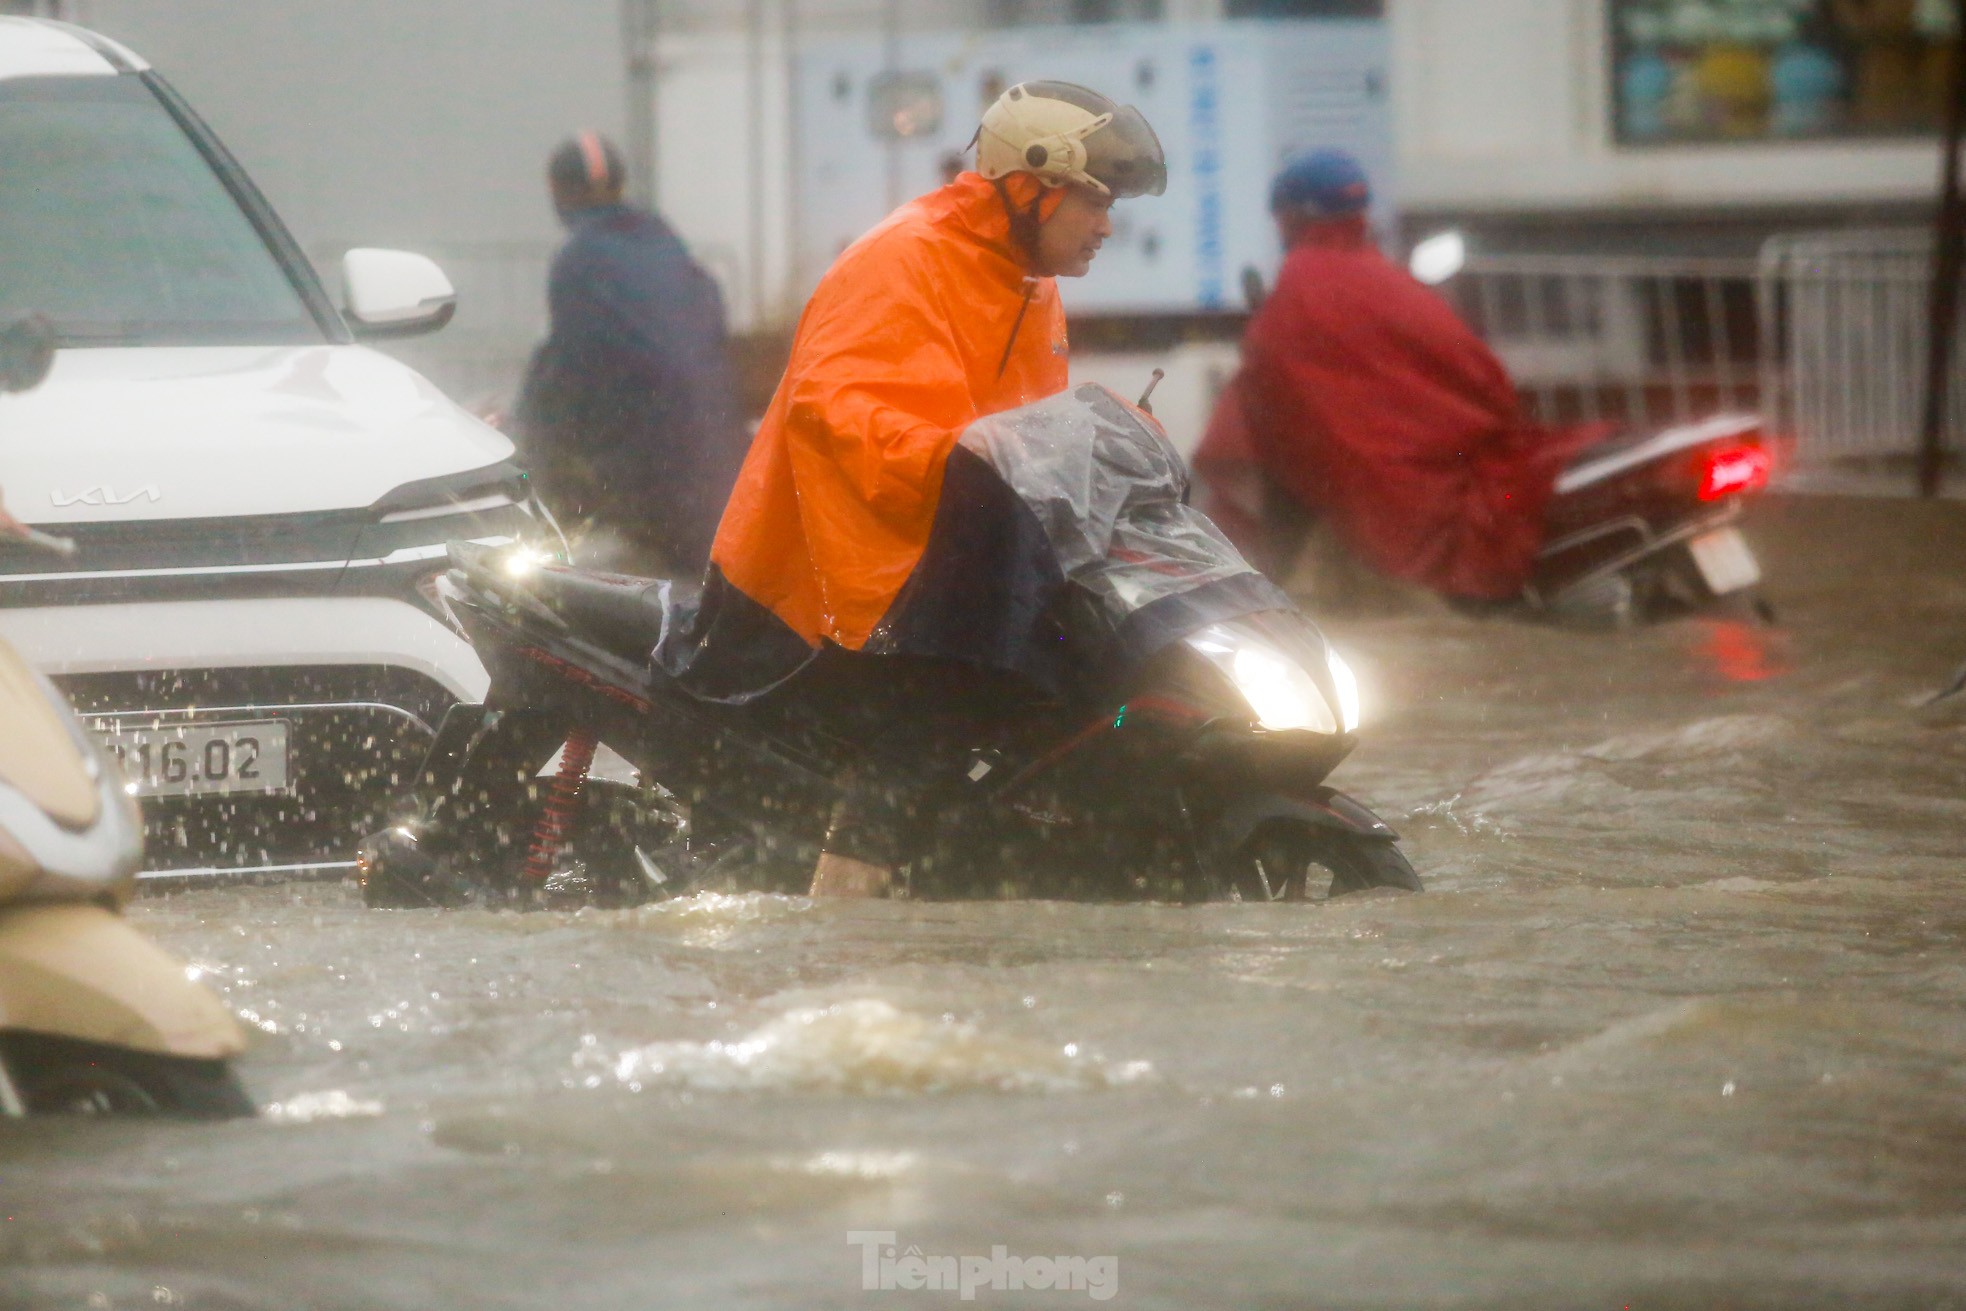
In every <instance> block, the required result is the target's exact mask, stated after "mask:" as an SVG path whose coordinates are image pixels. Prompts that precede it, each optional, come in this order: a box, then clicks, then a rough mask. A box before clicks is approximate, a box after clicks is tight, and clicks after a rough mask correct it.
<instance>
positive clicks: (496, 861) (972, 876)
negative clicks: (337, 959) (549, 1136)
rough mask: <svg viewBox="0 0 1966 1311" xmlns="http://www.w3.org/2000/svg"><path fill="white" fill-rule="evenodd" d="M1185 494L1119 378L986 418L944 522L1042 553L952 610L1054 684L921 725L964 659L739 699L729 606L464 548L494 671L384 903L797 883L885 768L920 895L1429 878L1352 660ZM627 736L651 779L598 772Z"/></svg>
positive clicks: (1245, 889) (463, 582) (383, 857)
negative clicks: (839, 811) (1367, 781)
mask: <svg viewBox="0 0 1966 1311" xmlns="http://www.w3.org/2000/svg"><path fill="white" fill-rule="evenodd" d="M1143 399H1144V398H1143ZM1186 493H1187V475H1186V471H1185V469H1184V468H1183V466H1182V463H1181V460H1180V458H1179V456H1178V455H1177V454H1176V452H1175V451H1174V449H1173V447H1172V446H1171V445H1170V444H1169V442H1168V440H1167V437H1166V434H1165V433H1164V432H1163V431H1162V430H1161V428H1160V425H1159V424H1158V423H1157V422H1156V421H1155V420H1154V419H1152V417H1151V416H1150V415H1149V414H1147V413H1146V412H1144V411H1143V410H1141V409H1139V408H1136V407H1135V406H1131V405H1128V404H1127V403H1126V402H1125V401H1123V400H1121V399H1120V398H1119V397H1117V396H1115V395H1113V394H1112V393H1111V392H1109V391H1106V390H1105V389H1104V388H1101V387H1095V386H1085V387H1080V388H1078V389H1077V390H1076V391H1074V392H1069V393H1065V394H1062V395H1060V396H1056V397H1053V398H1051V399H1050V400H1047V401H1042V402H1039V403H1037V404H1034V405H1028V406H1024V407H1022V408H1020V409H1017V410H1011V411H1008V412H1005V413H1003V414H999V415H995V416H992V417H990V418H986V419H983V420H980V421H978V422H977V423H975V424H973V425H971V427H970V428H969V429H968V430H967V431H966V432H965V433H964V434H963V436H962V438H961V439H960V441H959V442H958V444H957V447H956V451H955V453H954V454H952V456H951V459H950V465H949V467H948V472H947V474H946V475H945V482H944V489H943V504H944V505H945V507H947V506H956V505H962V506H964V507H971V508H967V509H965V510H964V511H962V512H961V513H958V514H955V515H952V516H951V517H952V519H954V520H958V521H960V523H959V525H958V532H957V535H958V536H960V535H962V534H963V533H965V532H971V531H972V528H973V525H974V524H975V523H979V522H985V521H986V519H987V516H984V515H983V514H982V513H981V512H980V511H975V510H973V507H978V506H982V505H984V504H986V503H989V502H991V501H992V499H993V498H994V499H995V501H996V503H997V504H998V506H999V507H1000V508H1002V509H1004V511H1005V513H1004V514H1003V515H1002V516H999V517H998V518H997V519H995V520H988V521H990V522H997V523H999V524H1007V525H1009V527H1008V528H1006V529H1005V530H1004V531H1003V532H1001V533H998V534H997V535H996V536H995V537H993V538H992V539H991V540H992V541H993V542H996V543H998V544H1001V542H1002V541H1005V540H1014V541H1017V542H1022V543H1024V544H1025V545H1026V546H1028V547H1030V551H1029V555H1030V558H1032V559H1034V560H1036V561H1037V562H1038V564H1037V566H1034V568H1033V569H1032V570H1031V571H1028V577H1027V581H1030V580H1035V582H1034V583H1033V585H1032V586H1030V587H1027V588H1023V589H1022V590H1020V589H1019V586H1018V585H1017V584H1016V581H1015V580H1013V581H1012V582H1011V583H1009V584H1006V583H1005V582H1004V580H1003V574H1001V573H990V574H984V575H981V576H982V577H986V578H988V579H989V580H990V581H989V583H988V584H987V585H986V586H979V587H978V589H977V590H976V592H975V593H974V594H972V595H969V596H964V595H962V594H961V589H960V588H953V587H944V588H941V589H939V590H935V591H933V592H932V597H934V598H941V599H940V600H939V601H937V602H934V603H935V604H939V605H940V606H941V607H942V608H943V609H944V610H945V611H946V610H948V609H949V607H950V604H951V600H950V598H951V597H953V605H954V606H955V607H957V608H964V607H965V606H966V604H967V603H968V602H971V601H973V602H974V606H975V608H976V609H977V610H978V611H985V610H992V609H993V607H994V608H995V610H998V611H1002V612H1003V613H1008V614H1016V615H1021V616H1023V620H1022V623H1021V624H1010V625H996V626H994V627H987V628H979V629H978V634H979V635H978V637H977V639H976V644H975V646H974V648H973V649H972V650H971V651H970V652H969V653H968V654H969V655H970V656H972V657H974V658H976V659H981V658H982V657H983V656H984V655H985V654H986V652H985V648H986V647H987V646H988V645H989V643H990V642H992V641H996V640H999V639H1003V638H1004V637H1005V635H1006V634H1008V636H1009V640H1008V641H1007V642H1006V643H1004V648H1005V649H1009V648H1012V647H1014V648H1016V649H1018V650H1020V651H1022V652H1023V653H1024V656H1025V657H1028V659H1026V660H1025V665H1024V666H1019V667H1031V668H1038V667H1040V666H1041V667H1042V668H1043V669H1044V670H1047V671H1049V676H1048V678H1042V679H1036V680H1035V681H1034V680H1032V679H1026V678H1022V677H1006V678H1001V679H997V680H984V681H982V682H978V681H977V680H976V679H974V678H967V677H966V678H963V679H960V680H956V681H955V682H954V683H953V684H951V690H950V691H949V694H948V697H949V700H950V701H951V702H952V703H953V702H957V701H961V702H963V703H964V706H963V707H953V706H950V707H942V709H946V710H947V711H948V713H940V712H938V713H935V714H927V715H924V714H920V713H916V711H917V710H919V708H920V707H921V706H923V705H924V704H929V703H932V702H934V701H935V699H936V698H937V696H938V688H939V687H940V683H939V680H941V679H943V678H944V677H945V676H946V675H947V674H948V672H949V670H950V668H951V662H946V661H944V662H937V661H923V660H916V659H913V658H911V657H909V656H905V655H899V654H896V655H881V656H877V657H853V656H849V655H848V654H846V653H842V652H839V651H837V650H836V649H834V650H829V651H827V652H824V653H821V654H820V655H819V656H818V657H817V658H814V659H812V660H810V661H809V662H808V663H806V664H805V666H804V667H802V668H800V669H799V670H798V671H797V672H796V673H793V674H792V675H791V676H789V677H786V678H783V679H782V680H779V681H776V682H775V683H773V684H772V685H770V686H769V687H766V688H763V689H759V688H755V687H753V688H747V690H745V691H744V692H743V693H741V694H731V693H730V690H729V689H730V686H731V683H730V680H729V679H728V678H727V677H724V676H723V675H722V674H721V673H719V672H716V671H717V668H718V667H717V666H716V664H715V661H714V660H712V661H710V662H709V663H710V666H711V668H712V670H713V674H712V676H710V677H709V678H707V679H706V678H705V677H704V676H703V674H702V669H703V666H704V664H705V657H706V656H711V655H714V654H715V647H716V636H717V634H716V630H717V628H718V626H719V623H720V622H721V621H706V611H705V610H704V609H703V608H701V602H700V600H699V599H698V598H697V597H695V596H693V595H691V594H690V592H689V591H688V589H685V588H684V587H682V586H680V585H678V584H675V583H671V582H665V581H658V580H650V579H640V578H628V577H622V576H619V575H607V574H593V573H585V572H582V571H580V570H577V569H572V568H567V567H562V566H557V565H551V564H546V565H540V564H537V563H535V562H533V561H531V560H530V559H529V558H528V557H527V556H525V555H524V554H521V553H513V552H510V551H498V550H491V549H486V548H478V547H471V546H467V545H453V546H452V547H451V560H452V562H453V565H454V567H453V569H452V570H451V571H450V573H449V574H448V575H447V576H446V578H445V579H444V581H443V584H442V587H441V589H440V590H441V592H442V594H443V596H444V598H445V603H446V605H447V606H448V609H449V612H450V614H451V615H452V617H453V619H454V621H455V622H456V623H457V625H458V627H459V629H460V631H461V632H462V633H463V634H464V635H465V636H466V637H467V638H468V639H469V640H470V642H471V644H472V645H473V647H474V648H475V649H476V650H477V652H478V654H479V656H480V658H481V659H482V660H483V661H484V663H485V666H486V668H487V670H488V671H490V674H491V687H490V691H489V693H488V695H487V698H486V701H485V702H484V704H482V705H459V706H457V707H455V708H453V709H452V710H451V711H450V713H449V714H448V715H447V717H446V718H445V721H444V723H443V725H442V727H441V729H440V730H439V733H438V736H437V740H436V743H435V744H434V746H433V747H432V749H431V752H430V756H429V759H428V760H427V761H426V763H425V764H424V766H423V769H422V771H421V773H420V775H419V777H418V779H417V782H416V784H415V788H414V798H413V805H412V807H411V808H410V810H409V811H408V813H406V814H405V815H404V817H403V819H402V821H401V822H400V823H398V824H396V825H393V826H392V827H391V828H389V829H387V830H385V831H384V832H382V833H379V834H377V835H375V836H374V837H372V838H371V839H370V840H369V841H368V842H367V843H366V844H365V845H364V847H363V850H362V852H361V857H360V862H359V868H360V872H359V875H358V877H359V878H360V879H361V881H362V887H363V891H364V895H365V898H366V900H367V901H368V903H369V904H370V905H373V906H419V905H452V904H460V903H464V902H471V901H485V900H490V901H495V902H505V903H514V902H516V903H519V904H542V903H543V904H555V903H559V904H577V903H585V902H592V901H599V902H603V903H611V904H622V903H631V902H640V901H646V900H650V899H654V898H662V897H670V896H675V895H678V894H681V893H685V892H689V891H692V890H696V889H703V888H722V889H729V888H738V889H763V890H777V891H798V892H802V891H804V890H805V887H806V883H807V881H808V880H809V878H810V875H811V870H812V867H813V862H814V860H815V858H816V856H817V854H818V851H819V848H820V844H821V841H822V839H823V838H824V836H825V834H826V830H827V825H828V822H829V817H830V816H831V815H832V814H833V813H834V808H835V806H836V805H837V804H838V802H839V801H840V798H841V796H842V795H843V789H844V788H845V786H846V785H847V784H846V781H847V780H849V779H858V780H861V781H863V783H864V781H865V780H867V779H869V778H873V779H888V780H892V781H893V782H894V783H895V784H896V785H897V786H900V787H903V788H904V789H905V790H906V793H907V795H908V796H909V798H910V802H909V804H908V805H907V807H905V809H904V810H902V811H901V812H898V813H897V815H896V818H895V821H894V823H895V827H896V830H897V831H896V832H895V833H894V834H893V835H892V838H893V846H894V849H895V850H897V851H898V852H899V853H900V857H901V858H900V861H899V869H898V872H897V883H896V887H897V891H898V892H899V893H900V894H901V895H909V896H916V897H998V896H1041V897H1079V898H1095V899H1155V900H1171V901H1200V900H1206V899H1239V900H1264V901H1269V900H1293V899H1305V898H1316V897H1323V896H1327V895H1338V894H1342V893H1347V892H1354V891H1359V890H1363V889H1367V888H1375V887H1392V888H1402V889H1408V890H1412V891H1418V890H1419V889H1420V886H1421V884H1420V880H1419V878H1418V877H1417V876H1416V875H1415V873H1414V871H1413V869H1412V866H1411V865H1409V864H1408V863H1407V861H1406V858H1405V857H1404V856H1403V855H1402V854H1401V852H1400V850H1399V848H1398V846H1397V845H1396V838H1397V835H1396V834H1395V833H1394V832H1393V830H1392V829H1391V828H1389V827H1388V826H1387V825H1386V824H1385V823H1383V822H1382V821H1381V820H1379V819H1378V818H1377V817H1376V816H1374V815H1373V814H1372V813H1371V812H1370V811H1369V810H1367V809H1366V808H1365V807H1364V806H1362V805H1360V804H1359V803H1358V802H1357V801H1354V800H1352V799H1351V798H1349V797H1347V796H1346V795H1344V794H1343V793H1341V792H1339V791H1337V790H1335V789H1333V788H1331V787H1330V786H1328V785H1327V784H1326V782H1325V780H1326V778H1327V776H1328V775H1329V774H1330V773H1331V771H1332V770H1333V769H1334V768H1336V767H1337V765H1338V764H1339V762H1340V761H1342V760H1343V759H1344V758H1345V757H1346V756H1347V755H1348V754H1349V753H1350V752H1351V751H1352V749H1353V748H1354V747H1355V746H1356V745H1357V743H1358V728H1359V719H1360V704H1359V690H1358V685H1357V682H1356V680H1355V679H1354V677H1353V675H1352V672H1351V670H1350V669H1349V668H1348V667H1347V666H1346V664H1345V662H1344V660H1343V659H1341V658H1340V657H1339V655H1338V654H1337V652H1335V651H1333V650H1332V649H1331V648H1330V646H1329V645H1328V644H1327V643H1326V642H1325V640H1324V637H1323V635H1322V634H1320V633H1319V632H1318V630H1317V628H1316V627H1315V625H1313V624H1312V623H1311V622H1310V620H1308V619H1307V618H1306V617H1305V616H1304V615H1302V614H1301V613H1299V612H1298V611H1297V610H1296V608H1295V607H1294V606H1293V605H1292V604H1291V603H1290V601H1289V600H1288V598H1287V597H1285V596H1284V594H1283V593H1282V592H1281V591H1279V590H1278V589H1277V588H1276V587H1275V586H1274V585H1273V584H1271V583H1270V582H1269V581H1268V580H1267V579H1265V578H1263V576H1262V575H1261V574H1259V573H1257V572H1256V571H1255V570H1254V569H1252V568H1251V567H1250V566H1249V565H1248V564H1247V563H1245V562H1244V560H1243V558H1242V557H1241V556H1240V555H1239V554H1238V553H1237V552H1236V550H1235V548H1234V547H1232V546H1231V545H1230V544H1229V542H1228V541H1227V539H1226V538H1224V537H1223V536H1222V535H1221V534H1220V533H1219V532H1218V531H1217V530H1216V529H1215V527H1214V525H1213V524H1211V523H1210V522H1209V521H1208V520H1207V518H1206V517H1205V516H1203V515H1202V514H1201V513H1200V512H1199V511H1198V510H1195V509H1193V508H1192V507H1190V506H1189V505H1188V504H1187V503H1186ZM965 515H967V516H968V517H967V518H965V517H964V516H965ZM937 532H938V534H940V533H941V520H938V526H937ZM983 535H985V536H987V534H983ZM972 545H974V544H972ZM976 549H981V548H980V547H978V548H976ZM939 550H940V548H939V547H938V546H936V545H935V543H934V542H933V541H932V543H931V547H930V552H929V555H928V556H925V557H924V564H923V565H922V566H919V567H918V570H917V577H920V576H921V575H922V573H923V572H924V571H932V570H933V569H934V568H936V567H938V566H937V565H936V564H935V563H934V561H933V560H931V558H930V557H933V556H936V555H937V553H938V551H939ZM713 581H714V580H713ZM1006 597H1008V598H1009V599H1006ZM1018 598H1022V599H1023V600H1025V601H1028V602H1029V604H1028V605H1026V606H1025V607H1024V608H1023V609H1019V608H1018V605H1019V600H1018ZM944 618H945V620H946V619H947V615H945V616H944ZM956 623H957V627H958V628H960V623H961V621H960V619H958V620H957V621H956ZM886 640H888V636H887V635H884V633H881V632H877V633H876V635H875V639H874V640H873V641H872V642H870V644H869V645H870V649H874V650H880V649H882V646H881V643H882V642H883V641H886ZM951 654H956V653H953V652H952V653H951ZM737 658H738V660H739V661H740V662H741V661H742V660H743V659H745V658H747V652H746V651H745V650H739V651H738V652H737ZM856 661H859V662H860V663H858V664H856ZM870 662H871V663H870ZM1002 663H1003V664H1004V665H1005V666H1012V665H1016V664H1017V661H1016V660H1012V659H1009V658H1006V659H1005V660H1004V661H1003V662H1002ZM870 670H871V671H872V672H874V673H875V674H876V675H878V676H879V677H880V678H885V679H887V680H889V682H890V683H891V684H896V685H898V684H907V685H909V690H908V696H904V697H900V698H898V699H897V698H893V697H891V696H890V695H889V694H890V692H892V690H893V689H892V687H891V686H888V685H884V684H882V683H880V682H879V681H876V682H874V683H868V682H866V681H865V675H866V674H867V673H868V672H869V671H870ZM1040 684H1043V685H1044V686H1045V687H1046V688H1047V689H1048V690H1044V691H1042V692H1040V691H1038V690H1036V689H1037V688H1038V686H1039V685H1040ZM718 689H721V690H718ZM909 697H912V698H914V699H913V700H910V699H909ZM971 711H973V712H974V713H970V712H971ZM602 747H605V748H607V749H608V750H609V753H610V758H615V757H618V758H619V759H620V760H622V761H625V762H626V763H627V765H629V766H632V772H629V771H625V770H620V769H617V770H616V771H615V772H616V774H617V775H618V776H617V777H616V778H613V779H602V778H600V777H590V767H591V765H592V762H593V761H594V759H595V756H596V752H597V751H598V750H599V749H600V748H602ZM555 758H557V761H558V763H557V766H556V768H554V769H551V770H549V769H548V768H547V767H548V766H549V765H550V764H551V763H552V761H553V760H554V759H555Z"/></svg>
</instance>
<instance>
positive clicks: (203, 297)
mask: <svg viewBox="0 0 1966 1311" xmlns="http://www.w3.org/2000/svg"><path fill="white" fill-rule="evenodd" d="M0 161H5V162H4V164H0V322H12V321H14V320H16V319H20V318H24V317H26V316H28V315H30V314H41V315H44V316H46V317H47V318H48V319H50V320H51V321H52V322H53V323H54V325H55V330H56V333H57V335H58V337H59V339H60V340H61V342H62V344H63V345H68V346H90V345H100V346H108V345H135V344H145V345H251V344H262V343H284V342H293V341H319V340H321V335H322V334H321V329H320V327H319V326H318V325H317V324H316V322H315V320H314V318H313V316H312V315H311V314H310V313H309V312H308V308H307V305H306V302H305V301H303V300H302V298H301V294H300V292H299V291H298V290H297V289H296V287H295V286H294V283H293V281H292V279H290V278H289V277H288V276H287V274H286V271H285V270H284V269H283V268H282V267H281V266H280V263H279V261H278V260H277V259H275V257H274V255H273V253H272V251H271V250H270V249H268V247H267V244H266V242H265V241H264V240H262V239H261V237H260V234H259V232H258V231H257V230H256V229H255V228H254V227H253V224H252V223H251V221H250V220H249V219H248V218H247V217H246V215H245V213H244V212H242V211H241V209H240V207H239V205H238V203H237V202H236V201H235V200H234V199H233V197H232V194H231V192H230V191H228V190H227V188H226V186H225V184H224V183H223V182H222V181H221V180H220V178H219V176H218V174H217V173H216V172H215V171H214V170H213V168H212V165H211V164H210V163H209V162H208V161H207V160H206V158H205V156H204V155H203V154H202V153H200V151H199V150H198V148H197V146H196V145H194V144H193V143H192V141H191V140H190V138H189V137H187V136H186V134H185V132H184V130H183V129H182V128H181V127H180V126H179V125H178V123H177V120H176V119H174V118H173V117H172V116H171V114H170V112H169V111H168V110H166V109H165V107H164V105H163V104H162V103H161V102H160V101H159V100H158V99H157V97H156V95H155V94H154V93H153V92H152V91H151V90H150V88H149V87H148V86H146V85H145V84H144V83H143V82H142V80H141V79H138V78H134V77H29V78H15V79H7V80H0Z"/></svg>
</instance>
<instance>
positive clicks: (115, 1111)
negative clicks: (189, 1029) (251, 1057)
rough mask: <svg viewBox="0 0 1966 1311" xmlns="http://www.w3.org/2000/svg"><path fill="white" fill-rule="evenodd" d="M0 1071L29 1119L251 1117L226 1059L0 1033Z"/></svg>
mask: <svg viewBox="0 0 1966 1311" xmlns="http://www.w3.org/2000/svg"><path fill="white" fill-rule="evenodd" d="M0 1066H4V1068H5V1071H6V1075H7V1079H8V1081H9V1082H10V1083H12V1084H13V1086H14V1091H15V1092H16V1093H17V1094H19V1096H20V1100H21V1102H22V1104H23V1106H24V1107H25V1109H26V1111H27V1113H28V1114H29V1115H125V1116H131V1115H133V1116H167V1117H171V1118H174V1119H183V1120H230V1119H236V1118H239V1117H243V1116H250V1115H254V1114H257V1108H256V1107H254V1105H253V1100H252V1098H251V1097H249V1096H247V1095H246V1090H245V1088H244V1086H243V1085H241V1084H240V1082H239V1076H238V1075H237V1074H235V1073H234V1072H233V1070H232V1067H231V1066H230V1065H228V1064H226V1062H224V1061H218V1060H197V1059H193V1058H191V1057H185V1056H165V1055H162V1054H160V1053H157V1052H140V1051H134V1050H132V1049H130V1048H127V1047H116V1046H112V1045H110V1044H107V1043H93V1042H82V1041H79V1040H77V1039H73V1038H60V1037H55V1036H53V1035H51V1034H39V1033H7V1034H0Z"/></svg>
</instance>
